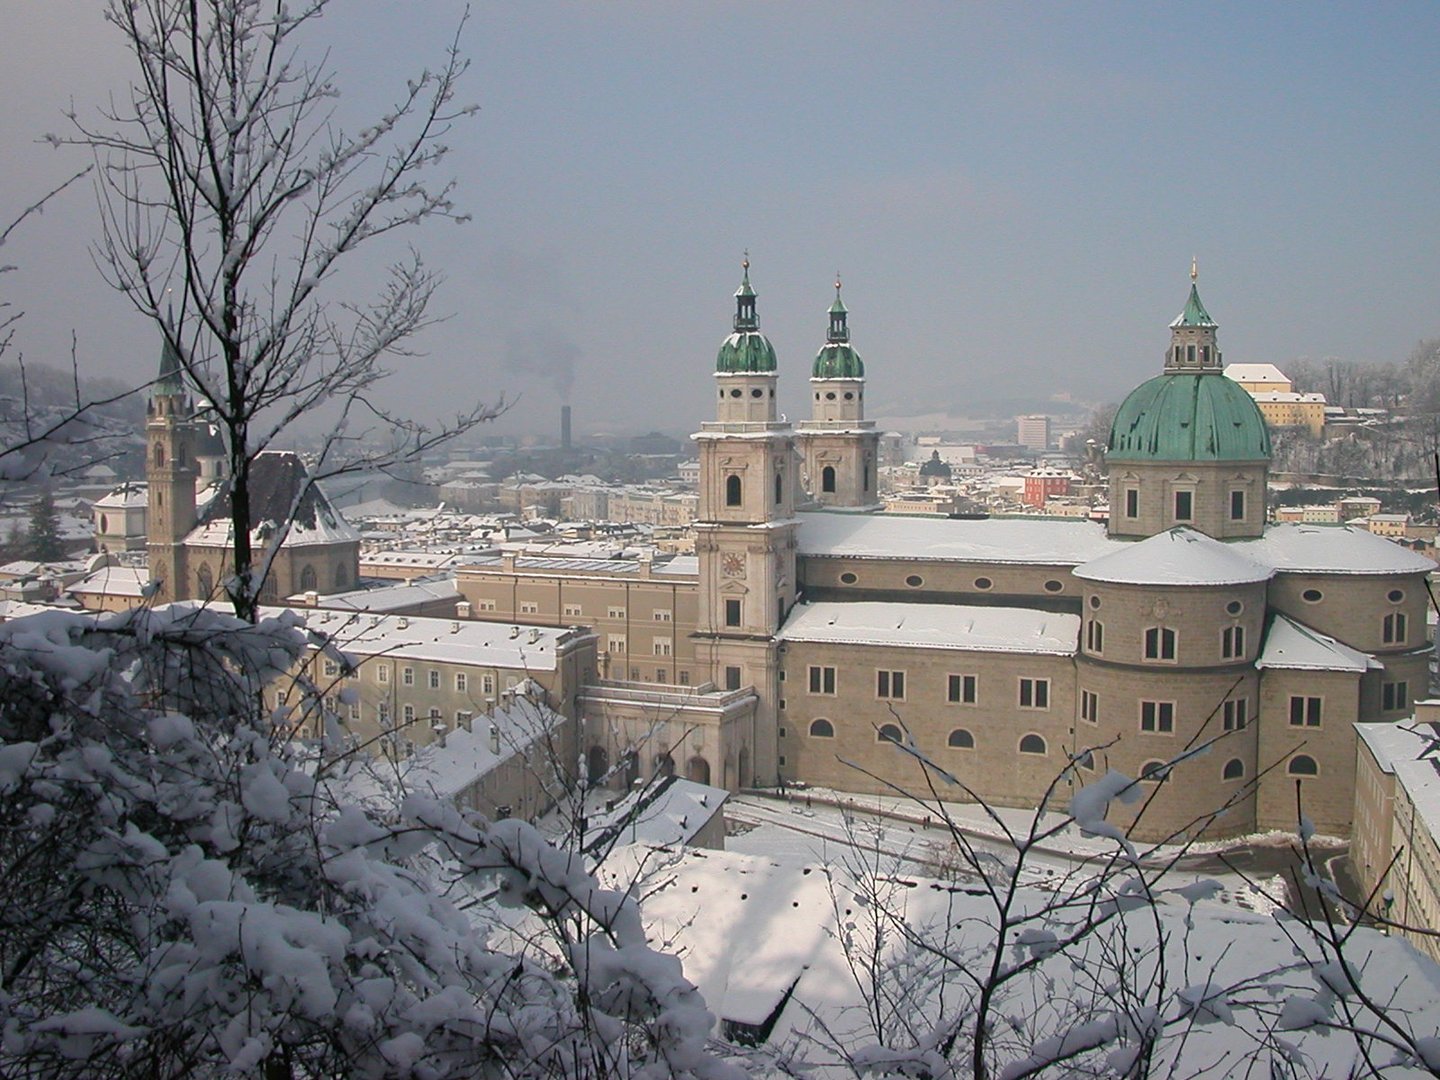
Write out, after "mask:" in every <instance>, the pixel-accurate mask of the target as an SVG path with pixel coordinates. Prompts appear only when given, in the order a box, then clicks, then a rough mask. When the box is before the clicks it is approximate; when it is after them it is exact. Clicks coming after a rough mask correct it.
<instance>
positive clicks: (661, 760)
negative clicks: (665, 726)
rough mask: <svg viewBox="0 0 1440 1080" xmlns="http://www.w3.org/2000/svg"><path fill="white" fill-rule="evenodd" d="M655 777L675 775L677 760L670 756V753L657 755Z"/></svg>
mask: <svg viewBox="0 0 1440 1080" xmlns="http://www.w3.org/2000/svg"><path fill="white" fill-rule="evenodd" d="M655 775H656V776H657V777H660V776H674V775H675V759H674V758H673V757H671V756H670V753H669V751H666V752H665V753H663V754H656V755H655Z"/></svg>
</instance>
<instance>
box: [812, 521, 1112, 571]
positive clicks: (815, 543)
mask: <svg viewBox="0 0 1440 1080" xmlns="http://www.w3.org/2000/svg"><path fill="white" fill-rule="evenodd" d="M799 518H800V521H801V527H800V532H799V543H800V554H801V555H806V556H811V557H817V556H821V557H824V556H830V557H836V556H840V557H849V558H858V559H927V560H938V561H954V562H973V563H991V564H1003V563H1009V564H1017V563H1018V564H1038V565H1042V566H1078V565H1079V564H1080V563H1084V562H1089V561H1090V560H1091V559H1096V558H1099V557H1100V556H1101V555H1104V554H1106V553H1107V552H1110V551H1113V550H1115V549H1116V547H1117V546H1118V545H1120V544H1121V543H1122V541H1116V540H1110V539H1108V538H1107V537H1106V535H1105V529H1104V527H1103V526H1100V525H1096V524H1094V523H1093V522H1089V521H1079V520H1075V519H1066V520H1063V521H1062V520H1048V519H1044V518H985V519H981V520H967V519H953V518H935V519H933V520H932V519H929V518H922V517H914V518H911V517H900V516H886V515H875V516H873V517H859V516H856V515H854V514H830V513H824V512H812V513H802V514H800V515H799Z"/></svg>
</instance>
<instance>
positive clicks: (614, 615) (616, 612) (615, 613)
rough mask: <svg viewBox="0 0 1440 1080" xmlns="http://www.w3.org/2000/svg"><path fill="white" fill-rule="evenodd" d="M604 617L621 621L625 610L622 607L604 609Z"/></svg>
mask: <svg viewBox="0 0 1440 1080" xmlns="http://www.w3.org/2000/svg"><path fill="white" fill-rule="evenodd" d="M605 615H606V616H607V617H608V618H611V619H623V618H625V609H624V608H623V607H612V608H606V609H605Z"/></svg>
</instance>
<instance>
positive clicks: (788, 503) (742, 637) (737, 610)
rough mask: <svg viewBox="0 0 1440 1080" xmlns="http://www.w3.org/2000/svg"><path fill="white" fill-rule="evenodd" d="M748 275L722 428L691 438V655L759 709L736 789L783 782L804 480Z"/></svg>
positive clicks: (719, 394)
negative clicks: (786, 640) (787, 668)
mask: <svg viewBox="0 0 1440 1080" xmlns="http://www.w3.org/2000/svg"><path fill="white" fill-rule="evenodd" d="M742 266H743V270H744V276H743V278H742V280H741V282H740V288H739V289H737V290H736V292H735V320H734V331H733V332H732V333H731V334H730V336H729V337H728V338H726V339H725V341H724V343H723V344H722V345H721V346H720V351H719V354H718V355H717V357H716V360H715V376H714V378H715V386H716V418H715V420H713V421H706V422H704V423H703V424H701V430H700V431H699V432H698V433H696V434H695V435H694V436H692V437H693V438H694V439H695V441H696V443H697V446H698V450H699V456H700V505H699V514H698V518H697V521H696V524H695V551H696V555H697V556H698V558H699V563H700V618H699V626H698V629H697V631H696V637H697V639H698V640H697V650H696V651H697V654H698V655H699V656H700V657H702V658H704V659H706V660H707V661H708V663H709V668H710V671H711V677H712V679H713V680H714V682H715V683H716V685H717V686H719V687H721V688H724V689H741V688H742V687H746V686H751V687H754V689H755V691H756V693H757V694H758V695H759V697H760V706H759V708H758V709H757V712H756V721H755V730H753V731H750V732H743V733H736V735H735V737H734V738H733V739H732V740H731V741H732V743H733V745H732V746H731V747H729V748H728V749H727V751H726V753H727V758H726V765H727V772H729V766H730V764H731V762H732V761H733V762H734V772H733V773H732V774H731V775H732V776H733V778H734V783H735V785H737V786H744V785H749V784H756V783H759V784H769V783H772V782H774V780H775V778H776V775H777V762H776V755H777V729H776V720H775V717H776V709H777V701H778V698H779V664H778V658H777V654H776V640H775V635H776V633H777V632H778V631H779V629H780V625H781V624H782V623H783V622H784V620H785V617H786V615H787V614H788V613H789V611H790V608H791V606H792V605H793V604H794V603H795V547H796V535H795V534H796V528H797V524H798V523H797V521H796V519H795V498H796V487H797V483H798V479H799V477H798V469H797V467H796V465H797V458H796V453H795V437H794V433H793V432H792V431H791V428H790V425H789V423H788V422H786V421H784V420H781V419H777V413H776V402H775V390H776V383H777V382H778V380H779V376H778V374H777V372H776V362H775V349H774V346H772V345H771V344H770V342H769V340H768V339H767V338H766V337H765V335H764V334H762V333H761V332H760V321H759V318H758V316H757V315H756V312H755V290H754V289H752V288H751V286H750V260H749V258H748V256H747V257H746V259H745V262H744V263H743V264H742ZM730 755H733V757H732V756H730Z"/></svg>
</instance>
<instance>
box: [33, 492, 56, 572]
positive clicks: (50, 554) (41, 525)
mask: <svg viewBox="0 0 1440 1080" xmlns="http://www.w3.org/2000/svg"><path fill="white" fill-rule="evenodd" d="M25 558H27V559H34V560H35V561H36V562H54V561H55V560H56V559H63V558H65V543H64V541H62V540H61V539H60V515H59V514H58V513H57V512H56V510H55V497H54V496H53V495H52V494H50V489H49V488H45V489H44V490H42V491H41V492H40V497H39V498H37V499H36V500H35V502H34V503H32V504H31V506H30V529H29V532H28V533H27V534H26V537H25Z"/></svg>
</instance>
